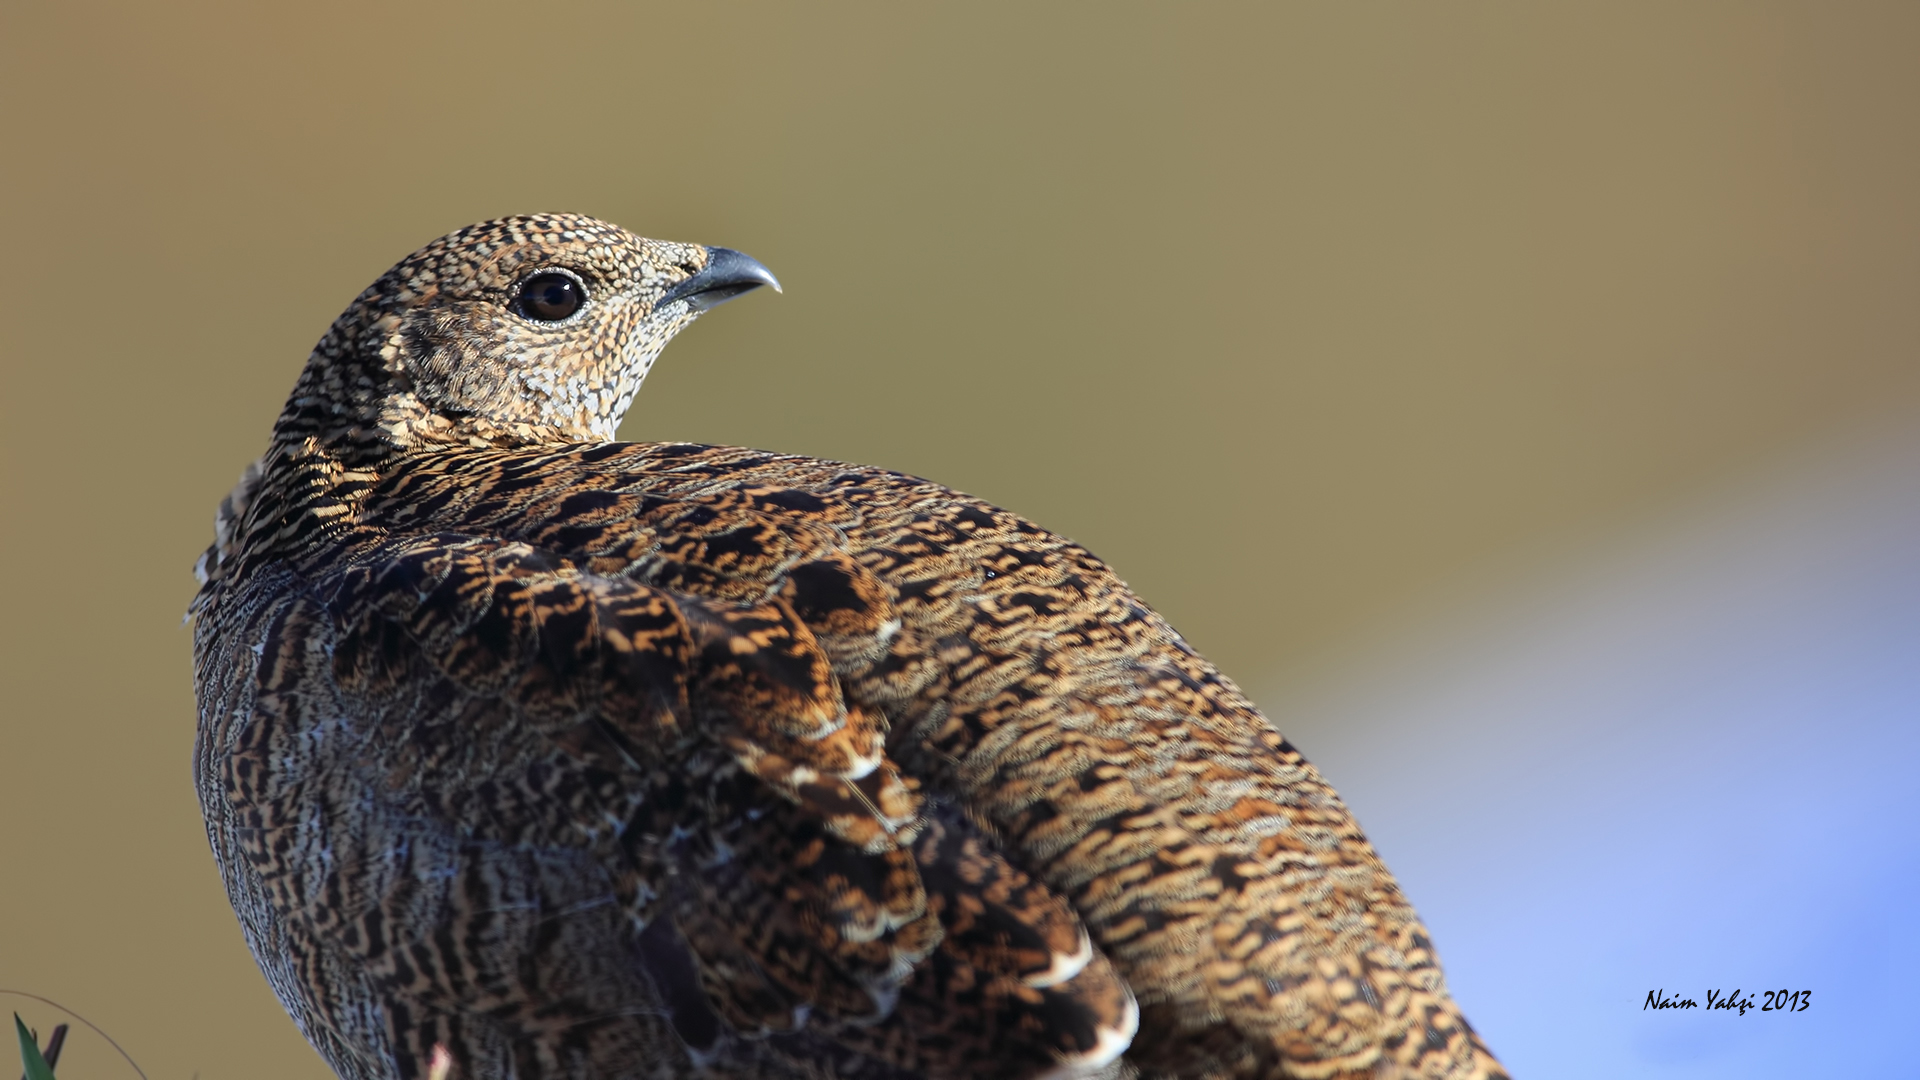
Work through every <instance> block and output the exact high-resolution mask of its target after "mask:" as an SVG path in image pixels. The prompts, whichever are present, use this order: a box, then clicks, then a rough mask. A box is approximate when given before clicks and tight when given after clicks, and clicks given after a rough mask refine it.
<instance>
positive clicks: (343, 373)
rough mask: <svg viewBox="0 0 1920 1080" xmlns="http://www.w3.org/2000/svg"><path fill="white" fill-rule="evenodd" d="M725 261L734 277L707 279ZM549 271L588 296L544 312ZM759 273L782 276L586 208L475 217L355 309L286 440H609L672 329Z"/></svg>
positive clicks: (326, 446) (282, 438)
mask: <svg viewBox="0 0 1920 1080" xmlns="http://www.w3.org/2000/svg"><path fill="white" fill-rule="evenodd" d="M721 263H727V264H728V267H727V273H725V274H720V275H718V277H719V278H724V279H725V280H704V279H702V275H703V274H706V275H707V276H708V277H709V278H711V277H714V276H715V275H714V274H712V273H711V271H713V270H714V269H715V268H716V267H717V266H718V265H719V264H721ZM743 268H744V269H743ZM755 271H757V273H755ZM542 274H549V275H551V274H558V275H561V277H562V278H564V279H571V282H572V285H570V286H565V287H566V288H568V289H572V290H577V292H578V293H579V294H581V295H582V296H583V300H582V301H581V302H580V303H579V306H578V309H577V310H575V311H573V312H572V313H571V314H569V315H567V316H566V317H564V318H559V319H551V318H548V319H542V318H538V317H535V316H534V315H531V314H529V311H528V309H527V303H526V298H525V297H524V296H523V295H522V294H523V291H524V290H525V288H526V287H527V283H528V281H529V280H533V279H535V278H537V277H538V276H539V275H542ZM541 280H543V281H546V282H552V281H554V280H555V279H554V278H552V277H548V278H544V279H541ZM759 284H773V279H772V276H771V275H770V274H767V272H766V271H765V269H764V268H762V267H760V266H759V264H758V263H754V262H753V261H752V260H750V259H746V258H745V257H744V256H740V255H738V253H735V252H728V251H726V249H724V248H707V247H702V246H700V245H698V244H677V243H669V242H665V241H660V240H649V239H646V238H644V237H640V236H635V235H634V234H632V233H630V232H628V231H626V230H625V229H622V228H620V227H619V226H617V225H610V224H608V223H606V222H604V221H598V220H595V219H593V218H589V217H584V216H581V215H577V214H533V215H527V216H522V217H508V218H500V219H498V220H496V221H487V222H482V223H480V224H478V225H470V226H468V227H466V228H464V229H460V230H457V231H455V232H452V233H449V234H448V235H446V236H444V237H441V238H440V239H438V240H436V241H434V242H433V243H431V244H428V245H427V246H426V247H423V248H421V249H420V250H419V251H416V252H414V253H413V254H412V255H409V256H407V257H406V258H405V259H403V260H401V261H400V263H399V264H398V265H396V266H394V268H393V269H391V270H389V271H387V272H386V273H385V274H383V275H381V277H380V279H379V280H378V281H375V282H374V283H373V284H372V285H370V286H368V288H367V290H366V291H365V292H363V293H361V294H360V295H359V297H357V298H356V299H355V300H354V302H353V303H352V304H351V305H350V306H348V308H347V310H346V311H345V312H343V313H342V314H341V316H340V318H339V319H338V320H336V321H335V322H334V324H333V326H332V328H331V329H329V330H328V331H327V334H326V336H325V337H323V338H322V339H321V340H320V343H319V344H318V345H317V346H315V348H314V351H313V354H312V356H311V357H310V358H309V359H308V361H307V366H306V369H305V370H304V371H303V372H302V373H301V376H300V380H299V382H298V383H297V384H296V385H295V386H294V390H293V394H292V396H291V397H290V398H289V399H288V401H287V406H286V409H285V411H284V412H282V414H281V416H280V419H279V422H278V423H277V424H276V426H275V430H274V436H275V439H274V441H275V443H276V444H277V445H279V446H282V447H287V448H290V449H291V448H293V447H300V446H307V447H312V448H316V449H322V450H324V451H325V452H327V453H330V454H332V455H337V456H338V457H339V458H340V459H342V460H343V461H356V460H368V459H376V458H380V457H385V456H387V455H389V454H391V453H393V452H395V451H404V450H408V449H412V448H414V447H417V446H422V445H430V444H435V443H441V444H444V443H461V444H485V445H493V446H505V445H532V444H538V443H551V442H592V441H604V440H608V439H611V438H612V437H613V433H614V429H615V428H616V427H617V426H618V425H619V423H620V419H621V417H622V416H624V415H625V414H626V411H627V408H628V406H629V405H631V404H632V402H633V396H634V393H635V392H636V391H637V390H638V389H639V387H640V383H641V380H642V379H644V378H645V377H646V374H647V370H648V368H649V367H651V366H652V364H653V361H654V359H655V358H656V357H657V356H659V354H660V350H661V349H662V348H663V347H665V345H666V343H667V341H668V340H670V339H671V338H672V337H673V335H674V334H675V333H677V332H678V331H679V330H680V329H681V328H682V327H684V326H686V325H687V324H688V323H690V322H692V321H693V319H694V318H695V317H696V316H698V315H699V314H700V312H701V311H703V310H705V308H707V307H710V306H712V304H713V303H715V302H718V301H717V300H716V299H714V297H715V296H718V297H719V298H720V299H725V298H727V297H729V296H733V295H738V294H739V293H740V292H743V291H746V290H747V289H751V288H752V287H754V286H755V285H759ZM729 285H730V286H731V291H728V290H727V287H728V286H729ZM703 294H704V295H703ZM548 314H551V311H550V310H549V311H548Z"/></svg>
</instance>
